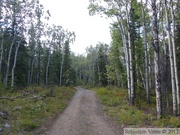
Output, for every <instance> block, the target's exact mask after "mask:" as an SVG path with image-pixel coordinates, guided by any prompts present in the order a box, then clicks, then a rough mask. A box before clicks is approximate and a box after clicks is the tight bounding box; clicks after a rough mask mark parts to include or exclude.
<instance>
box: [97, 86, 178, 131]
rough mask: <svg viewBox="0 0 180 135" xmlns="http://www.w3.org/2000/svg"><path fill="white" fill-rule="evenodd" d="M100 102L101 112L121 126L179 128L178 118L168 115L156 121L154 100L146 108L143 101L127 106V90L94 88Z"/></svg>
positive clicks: (109, 87) (110, 87)
mask: <svg viewBox="0 0 180 135" xmlns="http://www.w3.org/2000/svg"><path fill="white" fill-rule="evenodd" d="M94 90H95V92H96V93H97V95H98V97H99V99H100V101H101V102H102V104H103V105H104V108H103V110H104V111H105V112H106V113H107V114H108V115H109V116H111V117H114V118H116V119H117V120H118V121H119V122H120V123H121V124H123V125H125V126H128V127H129V126H131V127H141V126H142V127H144V125H148V126H152V127H154V126H156V127H174V128H178V127H180V122H179V121H180V118H179V117H172V116H169V115H166V116H164V117H163V118H162V119H160V120H158V119H157V117H156V112H155V109H154V108H155V102H154V101H155V99H152V101H153V102H152V103H151V104H150V105H148V106H147V104H146V102H145V99H144V100H141V107H140V108H139V105H137V107H136V106H129V105H128V104H127V103H128V102H127V90H123V89H118V88H115V87H112V86H108V87H106V88H101V87H100V88H94Z"/></svg>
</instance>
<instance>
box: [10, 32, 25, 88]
mask: <svg viewBox="0 0 180 135" xmlns="http://www.w3.org/2000/svg"><path fill="white" fill-rule="evenodd" d="M22 40H23V35H21V39H20V41H19V42H18V45H17V46H16V51H15V56H14V64H13V67H12V78H11V90H14V70H15V68H16V62H17V55H18V50H19V47H20V45H21V43H22Z"/></svg>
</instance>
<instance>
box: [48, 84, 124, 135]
mask: <svg viewBox="0 0 180 135" xmlns="http://www.w3.org/2000/svg"><path fill="white" fill-rule="evenodd" d="M118 130H120V129H118ZM118 130H117V129H116V128H115V127H113V125H112V124H111V122H109V121H108V120H107V119H105V118H104V116H103V113H102V111H101V106H100V105H99V103H98V100H97V99H96V96H95V93H94V92H93V91H90V90H84V89H82V88H81V87H77V93H76V94H75V96H74V97H73V99H72V101H71V103H70V104H69V106H68V107H67V108H66V110H65V111H64V113H63V114H61V115H60V116H59V118H58V119H57V121H56V122H55V123H54V125H53V127H52V128H51V130H50V131H49V133H48V134H49V135H120V134H122V133H120V132H119V131H118Z"/></svg>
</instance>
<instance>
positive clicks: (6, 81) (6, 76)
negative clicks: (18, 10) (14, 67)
mask: <svg viewBox="0 0 180 135" xmlns="http://www.w3.org/2000/svg"><path fill="white" fill-rule="evenodd" d="M15 40H16V32H15V33H14V35H13V40H12V43H11V46H10V49H9V53H8V60H7V67H6V74H5V82H4V84H5V89H7V86H8V75H9V66H10V60H11V54H12V48H13V46H14V43H15Z"/></svg>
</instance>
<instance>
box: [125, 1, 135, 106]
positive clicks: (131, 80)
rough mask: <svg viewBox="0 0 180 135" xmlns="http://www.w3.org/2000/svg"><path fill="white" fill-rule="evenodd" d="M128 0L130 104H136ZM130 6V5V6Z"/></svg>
mask: <svg viewBox="0 0 180 135" xmlns="http://www.w3.org/2000/svg"><path fill="white" fill-rule="evenodd" d="M128 2H129V1H126V22H127V35H128V47H129V69H130V71H129V72H130V84H131V86H130V88H131V99H130V105H134V94H135V93H134V75H133V62H132V60H133V58H132V43H131V33H130V20H129V14H130V13H129V12H128V11H129V10H128V6H130V5H131V4H130V3H128ZM129 8H130V7H129Z"/></svg>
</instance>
